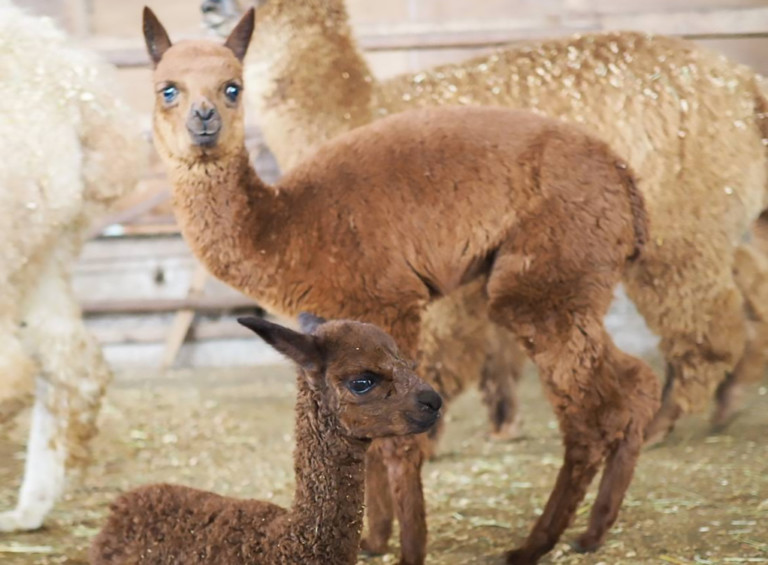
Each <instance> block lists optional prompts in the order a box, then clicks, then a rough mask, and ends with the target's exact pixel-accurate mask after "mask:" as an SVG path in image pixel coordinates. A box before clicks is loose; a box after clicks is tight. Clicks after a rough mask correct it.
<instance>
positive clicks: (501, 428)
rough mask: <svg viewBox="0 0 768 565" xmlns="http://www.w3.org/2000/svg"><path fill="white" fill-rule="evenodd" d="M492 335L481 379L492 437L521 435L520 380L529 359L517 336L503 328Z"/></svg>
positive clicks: (500, 437)
mask: <svg viewBox="0 0 768 565" xmlns="http://www.w3.org/2000/svg"><path fill="white" fill-rule="evenodd" d="M496 328H498V329H497V331H495V332H492V333H491V335H489V336H488V357H487V359H486V363H485V366H484V367H483V372H482V378H481V380H480V392H481V393H482V395H483V402H484V403H485V406H486V407H487V408H488V416H489V419H490V421H491V439H495V440H501V441H509V440H513V439H517V438H518V437H520V428H521V426H522V415H521V414H520V409H519V405H518V401H517V383H518V381H519V380H520V377H521V375H522V372H523V365H524V363H525V361H526V359H527V357H526V355H525V353H524V352H523V350H522V348H520V346H519V345H518V344H517V342H516V340H515V339H514V336H513V335H512V334H511V333H509V332H508V331H506V330H504V329H503V328H499V327H498V326H496Z"/></svg>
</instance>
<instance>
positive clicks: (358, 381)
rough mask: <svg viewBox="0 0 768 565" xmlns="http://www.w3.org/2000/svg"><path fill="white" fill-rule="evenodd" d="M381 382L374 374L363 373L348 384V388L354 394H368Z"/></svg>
mask: <svg viewBox="0 0 768 565" xmlns="http://www.w3.org/2000/svg"><path fill="white" fill-rule="evenodd" d="M378 382H379V376H378V375H376V374H374V373H368V372H366V373H363V374H362V375H360V376H358V377H355V378H354V379H352V380H350V381H348V382H347V388H348V389H349V390H350V392H352V393H353V394H358V395H360V394H366V393H367V392H370V391H371V390H372V389H373V388H374V387H375V386H376V384H377V383H378Z"/></svg>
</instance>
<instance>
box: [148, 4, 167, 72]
mask: <svg viewBox="0 0 768 565" xmlns="http://www.w3.org/2000/svg"><path fill="white" fill-rule="evenodd" d="M142 19H143V24H142V28H143V30H144V41H145V42H146V44H147V52H148V53H149V57H150V59H152V64H153V65H154V66H155V67H157V64H158V63H159V62H160V59H162V58H163V53H165V52H166V51H168V49H169V48H170V47H171V39H170V38H169V37H168V32H167V31H165V28H164V27H163V24H161V23H160V20H158V19H157V16H156V15H155V13H154V12H153V11H152V10H150V9H149V8H148V7H147V6H144V14H143V18H142Z"/></svg>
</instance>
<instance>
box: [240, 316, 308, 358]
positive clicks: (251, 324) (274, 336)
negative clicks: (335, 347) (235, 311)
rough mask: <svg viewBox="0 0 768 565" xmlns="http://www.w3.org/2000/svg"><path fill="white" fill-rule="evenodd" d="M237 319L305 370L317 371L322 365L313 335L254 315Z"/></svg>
mask: <svg viewBox="0 0 768 565" xmlns="http://www.w3.org/2000/svg"><path fill="white" fill-rule="evenodd" d="M237 321H238V322H239V323H240V324H241V325H243V326H245V327H246V328H248V329H250V330H253V331H254V332H255V333H256V334H258V335H259V337H260V338H261V339H263V340H264V341H266V342H267V343H268V344H269V345H271V346H272V347H273V348H274V349H275V350H277V351H279V352H280V353H282V354H283V355H285V356H286V357H288V358H289V359H291V360H292V361H293V362H294V363H296V364H297V365H299V366H300V367H301V368H303V369H306V370H307V371H318V370H319V369H320V367H322V364H323V355H322V352H321V350H320V347H319V346H318V344H317V341H316V340H315V338H314V337H313V336H311V335H307V334H303V333H299V332H295V331H293V330H291V329H289V328H286V327H284V326H281V325H279V324H274V323H272V322H268V321H267V320H265V319H263V318H256V317H254V316H248V317H245V318H238V319H237Z"/></svg>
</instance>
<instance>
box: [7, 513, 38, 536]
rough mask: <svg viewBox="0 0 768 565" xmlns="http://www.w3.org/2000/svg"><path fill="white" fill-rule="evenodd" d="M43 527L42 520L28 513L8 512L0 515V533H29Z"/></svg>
mask: <svg viewBox="0 0 768 565" xmlns="http://www.w3.org/2000/svg"><path fill="white" fill-rule="evenodd" d="M42 525H43V518H41V517H38V516H33V515H32V514H30V513H29V512H21V511H19V510H18V509H17V510H9V511H8V512H2V513H0V532H29V531H32V530H38V529H40V528H41V527H42Z"/></svg>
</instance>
